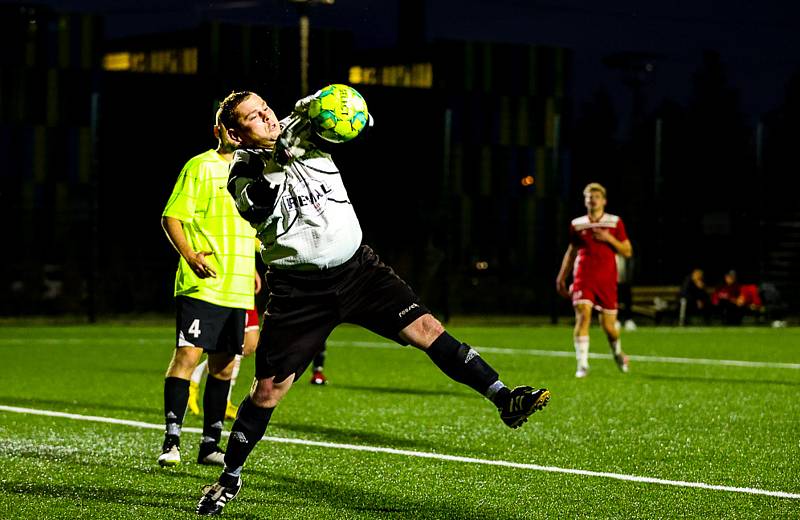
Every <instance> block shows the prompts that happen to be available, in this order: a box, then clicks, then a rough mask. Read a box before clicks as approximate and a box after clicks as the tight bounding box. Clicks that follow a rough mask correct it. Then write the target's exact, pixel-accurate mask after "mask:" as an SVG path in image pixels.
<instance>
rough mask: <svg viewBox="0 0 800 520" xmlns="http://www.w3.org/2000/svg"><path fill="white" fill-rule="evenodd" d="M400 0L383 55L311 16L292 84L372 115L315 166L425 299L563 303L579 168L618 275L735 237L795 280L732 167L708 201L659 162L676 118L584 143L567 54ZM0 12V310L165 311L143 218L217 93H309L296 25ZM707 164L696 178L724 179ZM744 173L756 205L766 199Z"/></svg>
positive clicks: (774, 126)
mask: <svg viewBox="0 0 800 520" xmlns="http://www.w3.org/2000/svg"><path fill="white" fill-rule="evenodd" d="M422 4H423V2H420V1H418V0H415V1H411V2H401V3H400V13H399V15H400V19H401V21H404V23H403V24H402V30H401V31H400V42H399V46H398V47H397V48H396V49H386V50H382V51H379V52H375V51H370V52H366V51H363V50H361V51H357V50H355V49H354V46H353V38H352V35H351V34H350V33H348V32H345V31H340V30H329V29H318V28H314V27H313V25H312V29H311V31H310V36H309V40H308V42H307V44H308V48H309V60H308V63H309V68H308V83H309V90H310V91H313V90H316V89H317V88H320V87H322V86H324V85H325V84H328V83H334V82H340V83H349V84H352V85H354V86H356V87H357V88H358V89H359V90H360V91H361V92H362V94H364V96H365V97H366V99H367V101H368V103H369V108H370V111H371V113H372V114H373V116H374V117H375V121H376V126H375V128H374V129H372V130H371V131H369V132H368V133H367V135H365V136H363V137H360V138H359V139H356V140H355V141H354V142H352V143H347V144H344V145H339V146H340V147H339V149H338V150H337V153H336V160H337V163H339V165H340V167H341V168H342V171H343V172H344V174H345V176H346V178H347V181H346V182H347V186H348V191H349V192H350V195H351V197H352V199H353V202H354V204H355V206H356V208H357V211H358V213H359V216H360V218H361V223H362V227H363V228H364V232H365V241H366V242H367V243H370V244H371V245H373V246H374V247H375V249H376V250H377V251H378V252H379V253H381V254H382V255H384V256H385V257H386V259H387V260H388V261H389V263H390V264H392V265H393V266H395V267H396V269H397V270H398V271H399V273H400V274H401V275H402V276H403V277H404V278H405V279H407V280H408V281H409V282H410V283H411V284H412V286H414V288H415V289H416V290H417V291H418V292H419V293H420V294H421V296H422V297H423V299H424V300H425V301H426V303H428V304H429V305H430V306H431V307H432V308H433V309H434V310H435V311H436V312H438V313H439V314H441V315H443V316H445V317H446V316H448V315H449V314H452V313H480V314H491V313H503V314H532V313H539V314H554V315H556V314H559V313H564V314H569V312H570V309H569V304H568V302H566V301H563V300H558V299H557V298H556V295H555V292H554V290H553V280H554V277H555V273H556V272H557V269H558V265H559V262H560V259H561V255H562V254H563V251H564V249H565V247H566V240H567V236H566V235H567V225H568V223H569V219H570V218H572V217H573V216H576V215H577V214H578V213H580V212H582V211H583V209H582V200H581V196H580V190H581V189H582V187H583V185H584V184H585V183H586V182H588V181H593V180H600V181H601V182H604V183H605V184H607V185H608V187H609V189H610V193H611V196H612V200H613V204H612V205H613V209H611V211H612V212H615V213H616V212H618V213H620V214H621V215H622V216H623V217H624V218H625V219H626V222H627V224H628V228H629V231H630V233H631V236H632V238H633V241H634V246H635V249H636V255H637V276H636V278H635V282H638V283H642V284H660V285H668V284H677V283H678V282H679V281H680V279H681V278H682V276H683V274H684V273H683V271H684V270H685V269H689V268H690V267H692V266H693V263H694V260H697V258H687V251H688V250H693V251H696V252H699V253H698V254H699V255H700V256H701V257H702V258H699V260H703V261H706V262H708V263H707V264H706V267H707V269H708V270H709V271H711V272H713V270H714V267H719V269H720V270H722V269H727V268H730V267H731V266H730V265H723V264H724V263H725V262H726V259H727V258H728V257H729V256H730V255H731V253H732V252H735V251H736V248H737V244H736V241H737V240H739V239H742V240H749V244H750V246H751V248H752V253H751V254H750V255H749V256H747V257H744V258H745V261H743V262H741V263H740V264H739V265H737V266H736V267H737V268H739V269H740V270H741V271H742V272H744V273H747V274H751V275H752V277H754V278H755V277H767V278H770V281H774V282H775V283H776V285H777V286H778V287H779V288H781V289H783V290H784V291H785V292H786V293H787V294H788V295H795V294H798V291H795V290H794V288H796V287H797V283H798V282H797V280H800V276H795V274H797V268H798V267H797V266H798V265H800V261H795V260H798V259H799V258H800V250H799V249H797V243H800V242H798V241H797V240H795V239H794V238H792V237H793V236H794V235H792V233H793V232H794V231H795V230H796V229H795V228H796V226H795V225H794V224H793V223H794V222H795V221H796V218H794V219H793V218H792V214H791V211H788V210H786V209H781V208H777V207H775V208H767V207H764V208H761V209H759V208H756V206H754V205H753V204H749V205H745V204H733V203H732V202H731V201H733V202H735V200H734V198H733V197H734V196H735V194H736V190H737V189H740V190H741V189H745V190H746V188H741V186H745V185H746V184H743V183H745V182H746V181H747V179H746V177H745V176H744V175H742V174H740V173H737V174H736V175H738V176H736V177H730V176H729V177H728V178H730V179H731V181H732V182H731V185H732V186H733V187H728V188H726V189H727V190H728V191H727V192H726V193H727V199H714V201H715V202H714V203H716V204H717V206H719V207H717V206H714V205H713V204H711V205H708V204H707V201H708V200H710V199H708V198H704V197H702V196H700V195H697V196H698V197H700V198H697V199H691V201H690V200H689V199H686V197H684V195H685V193H684V191H687V190H685V186H686V185H687V182H688V181H691V180H692V178H694V179H695V180H696V179H697V178H698V177H697V176H696V175H695V176H694V177H692V175H693V174H692V173H691V171H692V170H691V169H690V168H687V167H686V164H685V163H682V162H681V160H680V158H681V157H686V156H685V155H683V156H682V155H681V153H683V151H684V150H686V149H687V143H688V144H691V140H687V138H686V136H682V135H681V134H680V132H677V131H676V130H675V129H676V128H678V129H679V128H681V126H680V124H682V123H683V121H682V119H681V118H684V119H685V118H686V116H685V115H684V114H680V113H679V114H677V115H676V114H675V113H673V112H670V111H669V110H666V109H665V110H662V111H660V112H659V113H658V114H654V115H649V114H639V118H638V119H637V121H635V122H634V124H632V133H633V136H632V137H631V140H630V142H629V143H624V144H620V143H618V142H613V141H612V140H606V141H604V140H603V139H605V138H607V137H608V136H601V135H599V134H598V132H597V131H595V130H596V129H597V128H601V129H602V125H603V123H602V121H601V122H600V123H599V124H596V125H595V126H592V125H588V126H583V127H580V128H579V127H578V122H576V121H575V118H574V116H573V109H572V100H571V94H570V93H571V90H572V89H571V74H570V71H571V70H572V60H573V56H572V52H571V51H569V50H566V49H561V48H554V47H545V46H534V45H523V44H498V43H491V42H479V41H469V42H467V41H452V40H447V41H443V40H436V41H429V40H428V39H426V36H425V35H426V30H425V23H424V19H423V18H421V17H420V16H418V14H419V12H420V9H421V5H422ZM3 9H4V11H3V17H2V21H0V38H2V43H3V44H4V45H3V49H4V50H3V53H2V55H0V89H1V93H2V96H0V132H1V133H2V136H3V139H1V140H0V147H2V148H1V149H2V155H3V157H4V161H3V168H2V173H1V174H0V175H2V178H3V188H2V191H0V217H1V218H2V219H3V222H5V223H13V224H12V225H8V224H7V234H8V237H9V238H10V241H8V243H9V244H10V246H9V254H8V259H7V262H6V264H5V265H6V269H4V272H3V273H0V296H2V300H1V301H2V303H1V304H0V314H2V315H13V314H41V313H75V314H83V313H86V314H88V315H89V317H90V318H94V317H95V316H96V315H98V314H101V313H144V312H157V313H168V312H170V311H171V309H172V297H171V294H172V284H173V273H174V269H175V263H176V261H177V257H176V254H175V252H174V251H173V250H172V249H171V247H170V246H169V244H168V242H167V240H166V239H165V238H164V236H163V233H162V231H161V229H160V227H159V216H160V213H161V211H162V209H163V206H164V204H165V202H166V200H167V198H168V196H169V193H170V190H171V188H172V185H173V183H174V180H175V178H176V176H177V174H178V172H179V170H180V168H181V166H182V165H183V164H184V162H185V161H186V160H187V159H189V158H190V157H191V156H193V155H195V154H197V153H200V152H202V151H203V150H205V149H207V148H209V147H213V146H214V144H215V143H214V140H213V136H212V133H211V126H212V122H213V114H214V111H215V109H216V103H218V102H219V100H220V99H221V98H222V97H224V96H225V95H226V94H227V93H229V92H231V91H232V90H242V89H250V90H255V91H257V92H259V93H261V94H262V95H264V96H265V98H266V99H267V100H268V101H269V103H270V104H271V105H272V106H273V107H274V108H275V109H276V112H277V113H278V114H279V115H281V114H286V113H288V111H289V110H291V108H292V105H293V103H294V101H295V100H296V99H297V98H299V97H300V96H302V95H307V94H309V93H310V92H302V88H301V71H300V63H301V59H300V58H301V50H300V49H301V44H300V41H301V31H300V30H299V29H298V28H296V27H271V26H266V25H233V24H224V23H219V22H213V21H208V22H205V23H202V24H200V25H198V26H197V27H195V28H193V29H191V30H187V31H182V32H178V33H170V34H157V35H150V36H143V37H137V38H135V39H127V40H108V39H106V38H104V37H103V35H102V31H101V27H102V23H101V22H102V21H101V20H99V19H98V18H95V17H92V16H86V15H71V14H62V13H55V12H52V11H48V10H43V9H32V8H21V7H4V8H3ZM19 42H22V44H20V43H19ZM759 131H761V132H762V134H760V135H759V136H758V139H762V140H760V141H758V155H757V156H755V155H754V157H755V159H754V161H753V171H757V172H758V175H759V176H761V177H763V178H769V177H770V176H771V177H774V178H777V176H778V175H779V170H780V169H781V168H784V167H785V162H783V161H784V158H783V155H781V154H784V155H786V153H787V150H788V149H789V148H790V147H789V146H787V145H785V144H786V143H790V142H791V125H789V124H787V123H786V121H785V119H781V118H780V117H779V116H774V117H773V118H772V119H771V120H768V121H767V124H766V126H763V127H761V130H759ZM765 136H766V140H763V139H764V137H765ZM770 138H772V141H770V140H769V139H770ZM587 143H592V144H591V146H589V145H587ZM764 143H766V144H764ZM770 143H774V146H773V148H770ZM781 143H784V145H783V146H781ZM718 144H719V143H718ZM720 146H722V147H723V148H724V146H725V144H724V143H722V144H720ZM692 149H693V148H692ZM721 149H722V148H721ZM620 157H624V160H620V159H619V158H620ZM709 164H711V163H709ZM740 166H741V165H740ZM745 169H746V168H745ZM737 171H738V170H737ZM742 171H744V170H742ZM776 172H778V173H776ZM709 175H711V174H709ZM714 175H715V176H714V177H713V179H716V180H715V181H712V180H710V179H712V177H709V178H708V179H709V180H706V181H703V182H705V183H706V184H704V185H707V186H711V187H712V188H713V187H714V186H715V185H716V184H715V183H717V181H718V180H723V181H724V180H725V178H726V177H725V176H724V175H722V174H720V173H719V172H717V173H715V174H714ZM687 176H688V177H687ZM737 186H738V187H739V188H737ZM760 186H762V189H761V191H763V192H764V193H759V194H756V195H758V196H759V197H760V199H759V200H762V201H763V200H768V199H769V197H778V198H779V199H780V200H786V199H785V194H784V198H780V197H781V190H780V189H778V188H776V187H775V186H774V183H767V182H766V181H765V180H764V181H761V184H760ZM750 195H751V196H752V195H753V194H750ZM776 200H778V199H776ZM667 201H671V203H670V204H667ZM674 201H678V204H679V205H680V206H681V208H680V209H679V210H678V211H675V208H674V206H673V205H672V202H674ZM682 201H683V202H682ZM703 204H706V206H703ZM731 204H733V205H731ZM762 205H763V204H762ZM756 210H758V211H756ZM795 217H796V214H795ZM675 243H682V244H684V246H682V247H681V248H676V247H674V244H675Z"/></svg>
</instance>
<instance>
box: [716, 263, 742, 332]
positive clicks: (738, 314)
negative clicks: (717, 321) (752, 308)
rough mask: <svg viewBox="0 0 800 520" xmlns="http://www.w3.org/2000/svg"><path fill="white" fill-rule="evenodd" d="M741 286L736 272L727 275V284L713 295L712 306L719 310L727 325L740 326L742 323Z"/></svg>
mask: <svg viewBox="0 0 800 520" xmlns="http://www.w3.org/2000/svg"><path fill="white" fill-rule="evenodd" d="M740 293H741V286H740V285H739V282H738V281H737V280H736V271H734V270H730V271H728V272H727V273H725V283H724V284H723V285H721V286H719V287H717V288H716V290H714V293H713V294H712V295H711V304H712V305H714V307H715V308H716V309H717V310H718V312H719V315H720V317H721V318H722V323H724V324H725V325H740V324H741V323H742V317H743V312H742V306H741V305H740V303H741V302H743V301H744V300H740V299H739V295H740Z"/></svg>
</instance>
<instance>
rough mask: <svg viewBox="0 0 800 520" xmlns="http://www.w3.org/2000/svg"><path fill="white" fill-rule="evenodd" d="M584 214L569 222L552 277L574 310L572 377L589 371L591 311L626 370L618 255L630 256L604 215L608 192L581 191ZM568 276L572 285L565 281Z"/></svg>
mask: <svg viewBox="0 0 800 520" xmlns="http://www.w3.org/2000/svg"><path fill="white" fill-rule="evenodd" d="M583 196H584V201H585V204H586V209H587V210H588V211H587V214H586V215H584V216H582V217H578V218H576V219H573V220H572V223H571V224H570V227H569V237H570V240H569V246H567V251H566V253H564V260H563V261H562V262H561V270H559V272H558V277H557V278H556V289H557V290H558V292H559V294H561V295H562V296H564V297H565V298H570V297H571V298H572V306H573V307H574V308H575V332H574V340H575V357H576V359H577V362H578V368H577V370H576V371H575V377H586V374H587V373H588V371H589V325H590V324H591V322H592V309H596V310H597V311H598V312H599V313H600V324H601V325H602V327H603V330H604V331H605V333H606V336H607V337H608V343H609V345H610V346H611V351H612V353H613V354H614V360H615V361H616V363H617V366H618V367H619V369H620V370H621V371H623V372H627V371H628V356H626V355H625V353H624V352H623V351H622V345H621V344H620V339H619V330H618V329H617V327H616V322H617V264H616V260H615V256H616V254H617V253H619V254H621V255H622V256H624V257H625V258H630V257H631V255H632V254H633V248H632V247H631V242H630V240H628V235H627V233H626V232H625V225H624V224H623V223H622V219H621V218H619V217H618V216H616V215H611V214H609V213H606V212H605V207H606V189H605V188H604V187H603V186H601V185H600V184H598V183H596V182H593V183H591V184H589V185H588V186H586V188H585V189H584V190H583ZM570 271H572V277H573V280H572V285H570V286H569V288H567V277H568V276H569V273H570Z"/></svg>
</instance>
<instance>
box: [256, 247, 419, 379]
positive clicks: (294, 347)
mask: <svg viewBox="0 0 800 520" xmlns="http://www.w3.org/2000/svg"><path fill="white" fill-rule="evenodd" d="M266 279H267V287H268V288H269V301H268V303H267V309H266V312H265V313H264V320H263V325H262V327H261V336H260V338H259V342H258V349H257V350H256V354H255V355H256V377H257V378H258V379H266V378H269V377H273V376H274V377H275V381H276V382H281V381H283V380H285V379H286V378H287V377H289V375H291V374H294V375H295V379H297V378H298V377H299V376H300V375H301V374H302V373H303V371H304V370H305V369H306V368H307V367H308V365H309V363H311V360H312V359H313V358H314V356H315V355H316V354H317V353H318V352H319V351H320V350H322V349H323V348H324V347H325V340H327V338H328V335H330V333H331V332H332V331H333V329H334V328H336V326H337V325H339V324H340V323H353V324H356V325H360V326H362V327H364V328H366V329H369V330H371V331H372V332H375V333H376V334H379V335H381V336H383V337H385V338H387V339H391V340H393V341H395V342H397V343H399V344H401V345H406V344H407V343H406V342H404V341H403V340H402V339H401V338H400V336H399V332H400V331H401V330H402V329H404V328H405V327H406V326H408V325H410V324H411V323H412V322H413V321H414V320H416V319H417V318H419V317H420V316H422V315H424V314H428V313H429V312H430V311H429V310H428V309H427V308H425V306H423V305H422V303H421V302H420V301H419V298H418V297H417V295H416V294H415V293H414V291H413V290H412V289H411V287H409V286H408V284H406V283H405V282H404V281H403V280H402V279H401V278H400V277H399V276H397V275H396V274H395V273H394V271H393V270H392V269H391V268H390V267H389V266H387V265H385V264H384V263H383V262H381V261H380V259H379V258H378V255H376V254H375V252H374V251H373V250H372V249H371V248H370V247H369V246H366V245H362V246H361V247H360V248H359V249H358V251H356V253H355V255H353V257H352V258H351V259H350V260H348V261H347V262H345V263H344V264H342V265H340V266H337V267H334V268H331V269H325V270H321V271H295V270H287V269H276V268H275V267H270V268H269V269H268V270H267V274H266Z"/></svg>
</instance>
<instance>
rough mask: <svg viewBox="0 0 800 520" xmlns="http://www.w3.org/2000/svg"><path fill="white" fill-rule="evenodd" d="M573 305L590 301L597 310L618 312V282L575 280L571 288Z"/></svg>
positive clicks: (609, 312)
mask: <svg viewBox="0 0 800 520" xmlns="http://www.w3.org/2000/svg"><path fill="white" fill-rule="evenodd" d="M569 292H570V294H572V305H573V306H576V305H579V304H582V303H588V304H589V305H591V306H592V307H593V308H594V309H595V310H597V311H600V312H604V313H606V314H616V313H617V284H616V282H614V283H605V284H603V283H586V282H583V283H581V282H575V283H573V284H572V285H571V286H570V288H569Z"/></svg>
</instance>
